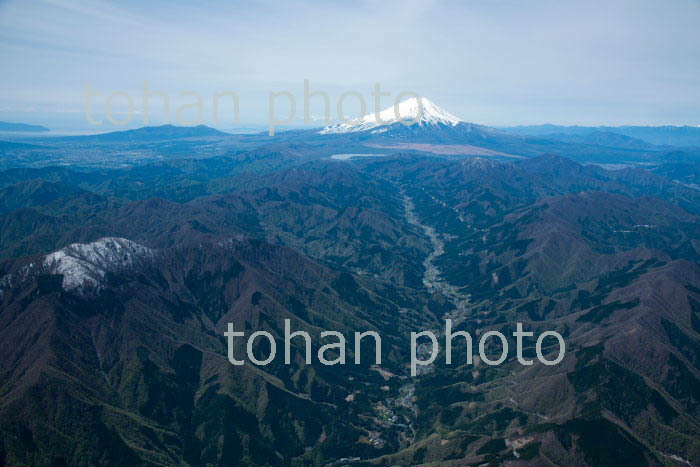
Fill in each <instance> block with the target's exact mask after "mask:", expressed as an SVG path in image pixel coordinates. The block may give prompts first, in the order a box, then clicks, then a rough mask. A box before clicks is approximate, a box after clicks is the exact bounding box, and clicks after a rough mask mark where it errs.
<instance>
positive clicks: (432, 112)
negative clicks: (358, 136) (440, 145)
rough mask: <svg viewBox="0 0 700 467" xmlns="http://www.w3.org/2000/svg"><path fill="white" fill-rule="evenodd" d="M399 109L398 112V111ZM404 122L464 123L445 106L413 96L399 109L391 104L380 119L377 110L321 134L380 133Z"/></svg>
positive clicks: (329, 127)
mask: <svg viewBox="0 0 700 467" xmlns="http://www.w3.org/2000/svg"><path fill="white" fill-rule="evenodd" d="M396 110H398V113H397V112H396ZM400 120H402V121H404V122H410V121H416V124H418V125H421V126H436V125H445V126H450V127H452V126H455V125H457V124H459V123H462V120H460V119H459V118H458V117H455V116H454V115H452V114H451V113H449V112H447V111H446V110H444V109H443V108H441V107H439V106H437V105H435V104H433V103H432V102H430V101H429V100H428V99H426V98H425V97H421V98H420V100H419V99H417V98H415V97H412V98H410V99H406V100H405V101H403V102H401V103H400V104H399V105H398V109H396V108H395V107H394V106H391V107H389V108H387V109H385V110H383V111H382V112H380V114H379V119H377V115H376V113H375V112H372V113H370V114H367V115H365V116H364V117H363V118H362V119H361V120H356V121H353V122H346V123H340V124H337V125H332V126H328V127H326V128H324V129H323V130H321V131H320V133H321V134H337V133H355V132H359V131H368V130H374V131H373V133H379V132H381V131H382V128H380V127H385V126H388V125H393V124H395V123H399V122H400Z"/></svg>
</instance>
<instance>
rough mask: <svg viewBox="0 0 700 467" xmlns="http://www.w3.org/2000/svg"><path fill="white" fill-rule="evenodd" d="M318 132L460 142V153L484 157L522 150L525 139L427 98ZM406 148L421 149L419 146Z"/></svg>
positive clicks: (390, 140)
mask: <svg viewBox="0 0 700 467" xmlns="http://www.w3.org/2000/svg"><path fill="white" fill-rule="evenodd" d="M316 135H317V136H321V137H325V138H341V140H342V141H343V142H344V143H348V142H349V141H354V142H356V143H361V144H365V145H368V144H370V143H371V144H379V145H382V144H391V145H396V144H400V145H403V146H405V145H407V144H412V145H416V144H418V145H421V144H422V145H425V144H431V145H435V144H439V145H461V147H460V148H456V149H455V150H457V149H459V150H458V151H457V152H459V153H460V154H461V153H467V154H472V155H484V156H489V155H499V154H500V155H505V156H507V155H508V154H505V152H509V151H510V150H512V149H519V150H520V149H522V148H523V140H524V138H522V137H519V136H514V135H509V134H507V133H505V132H503V131H500V130H497V129H495V128H491V127H488V126H482V125H477V124H474V123H468V122H465V121H464V120H462V119H461V118H459V117H457V116H455V115H454V114H452V113H450V112H448V111H447V110H445V109H443V108H442V107H440V106H438V105H437V104H435V103H433V102H431V101H430V100H429V99H427V98H425V97H421V98H415V97H414V98H410V99H406V100H404V101H402V102H400V103H399V104H397V105H395V106H393V105H392V106H391V107H388V108H386V109H384V110H383V111H381V112H380V113H379V114H378V115H377V113H376V112H371V113H369V114H367V115H365V116H364V117H362V118H358V119H356V120H354V121H350V122H343V123H339V124H336V125H331V126H327V127H325V128H323V129H322V130H320V131H317V132H316ZM404 149H417V150H421V148H419V147H418V146H415V147H411V148H408V147H405V148H404ZM422 149H425V148H422ZM494 150H495V151H497V152H499V151H505V152H500V153H495V152H493V151H494ZM428 152H430V151H428Z"/></svg>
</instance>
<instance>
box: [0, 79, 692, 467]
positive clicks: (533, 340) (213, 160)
mask: <svg viewBox="0 0 700 467" xmlns="http://www.w3.org/2000/svg"><path fill="white" fill-rule="evenodd" d="M314 91H317V90H311V89H309V88H308V83H307V88H306V95H305V98H308V99H314V100H315V101H316V102H319V103H321V104H324V103H325V102H326V99H325V97H324V96H323V95H320V94H315V93H314ZM94 92H104V90H95V91H94ZM151 92H155V91H152V90H151ZM93 97H94V100H93V109H98V110H99V108H100V106H101V105H102V104H104V102H105V98H109V96H108V95H103V96H93ZM152 97H153V102H152V103H155V102H156V99H159V100H158V104H159V105H162V104H163V99H160V98H159V97H162V96H152ZM224 97H227V99H228V102H229V104H231V103H232V102H233V97H232V96H224ZM378 97H379V98H381V97H382V96H381V95H380V96H378ZM404 97H405V98H404ZM404 97H402V98H400V99H397V100H396V101H395V102H396V105H390V104H389V105H385V106H382V107H378V109H381V108H384V107H386V108H385V109H384V110H380V111H379V112H376V111H373V110H376V109H372V108H371V107H373V106H370V105H368V106H367V108H368V111H367V112H362V113H361V114H360V115H362V114H365V113H366V114H367V115H363V116H361V118H357V116H355V117H354V118H349V117H348V118H347V119H344V118H342V117H341V118H339V119H338V123H337V124H330V123H329V124H328V125H327V126H325V127H324V128H315V129H297V130H294V131H277V132H276V133H275V134H274V136H273V135H271V133H272V132H271V131H269V132H265V133H257V134H230V133H226V132H223V131H220V130H216V129H214V128H210V127H207V126H204V125H193V126H192V125H191V126H180V125H162V126H146V127H144V128H138V129H132V130H124V131H119V132H111V133H104V134H99V135H90V136H73V137H51V138H49V137H46V136H42V134H41V133H38V132H37V133H31V134H30V133H27V134H24V135H22V136H21V137H20V136H17V134H16V133H15V134H13V135H9V136H8V138H10V139H11V140H8V141H5V139H6V138H5V137H3V138H0V139H1V140H2V142H0V149H1V150H2V153H3V158H2V161H1V164H2V166H1V170H0V190H1V191H2V195H1V196H0V226H2V227H1V228H0V232H1V235H0V251H1V256H2V260H1V261H0V303H1V305H0V376H1V378H0V464H1V465H336V466H340V465H349V464H357V465H415V464H429V463H434V464H435V465H483V464H489V465H498V464H503V465H582V466H584V465H590V466H598V465H635V466H643V465H678V466H682V465H699V464H700V441H699V440H700V244H699V243H698V239H700V218H699V217H698V216H699V215H700V190H699V187H700V178H699V177H700V168H699V165H698V162H697V161H698V160H700V152H699V151H698V149H697V147H700V134H699V133H700V129H693V128H690V127H685V128H681V127H673V128H671V127H619V128H617V127H597V128H583V127H554V126H536V127H519V128H510V129H496V128H491V127H486V126H481V125H477V124H472V123H468V122H465V121H463V120H462V119H460V118H458V117H456V116H454V115H453V114H451V113H449V112H447V111H446V110H444V109H442V108H441V107H440V106H438V105H437V104H435V103H433V102H431V101H430V100H428V99H426V98H424V97H418V96H404ZM285 99H286V97H285V96H283V95H280V96H276V97H275V99H274V101H273V102H274V103H275V106H277V104H279V105H280V106H279V112H278V109H277V107H275V111H274V113H273V115H274V116H275V118H274V119H273V120H274V121H275V122H276V123H275V125H278V124H280V125H281V124H282V123H279V122H280V121H283V120H285V119H287V118H293V117H290V115H291V114H287V113H282V111H281V109H282V103H283V102H284V100H285ZM350 99H353V97H352V96H351V95H348V96H347V99H346V100H345V101H341V102H342V103H338V107H339V110H340V115H341V116H342V115H344V114H343V111H344V108H343V107H342V106H343V104H344V103H348V105H349V102H350ZM118 100H121V101H122V104H125V103H126V104H128V102H126V98H125V97H124V96H114V97H112V99H111V101H113V103H115V105H116V102H117V101H118ZM221 102H222V105H223V98H222V101H221ZM300 102H301V101H300ZM287 104H289V102H287ZM134 105H136V104H135V102H134ZM169 105H170V104H169ZM326 107H327V109H328V112H329V113H330V112H331V110H333V109H332V106H331V105H330V102H329V103H328V105H327V106H326ZM374 107H377V106H374ZM305 108H306V107H305ZM300 109H301V105H300ZM127 110H128V109H127ZM287 110H289V106H287ZM336 110H338V109H336ZM135 111H136V109H135ZM185 112H194V116H195V117H196V114H197V107H196V106H195V107H189V108H187V109H184V110H183V112H182V116H183V118H184V117H185V116H186V115H185ZM107 113H108V114H109V111H108V112H107ZM291 113H293V112H291ZM300 113H301V111H300ZM117 115H118V114H117V113H116V110H115V113H114V115H112V116H113V117H115V116H117ZM120 115H121V114H120ZM187 115H188V116H187V118H190V117H191V116H192V115H193V114H187ZM222 115H223V114H222ZM92 118H94V119H96V120H98V119H102V118H103V117H102V116H100V115H99V114H98V111H97V110H95V113H94V114H92ZM120 118H121V117H120ZM342 120H346V121H342ZM409 120H410V121H412V122H410V123H411V124H407V123H409ZM13 128H17V127H13ZM278 130H279V128H278Z"/></svg>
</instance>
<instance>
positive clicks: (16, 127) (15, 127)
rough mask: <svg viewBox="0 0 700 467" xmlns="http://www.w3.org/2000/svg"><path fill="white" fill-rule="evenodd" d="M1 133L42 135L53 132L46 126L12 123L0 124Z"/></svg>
mask: <svg viewBox="0 0 700 467" xmlns="http://www.w3.org/2000/svg"><path fill="white" fill-rule="evenodd" d="M0 131H8V132H17V133H42V132H45V131H51V130H49V129H48V128H46V127H45V126H41V125H29V124H26V123H10V122H0Z"/></svg>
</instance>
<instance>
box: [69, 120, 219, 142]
mask: <svg viewBox="0 0 700 467" xmlns="http://www.w3.org/2000/svg"><path fill="white" fill-rule="evenodd" d="M227 135H228V133H224V132H223V131H219V130H216V129H214V128H211V127H208V126H206V125H197V126H175V125H170V124H168V125H160V126H146V127H143V128H136V129H133V130H122V131H112V132H109V133H101V134H97V135H89V136H69V137H65V139H69V140H74V141H94V142H114V143H117V142H138V141H159V140H172V139H181V138H206V137H212V136H213V137H216V136H227Z"/></svg>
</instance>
